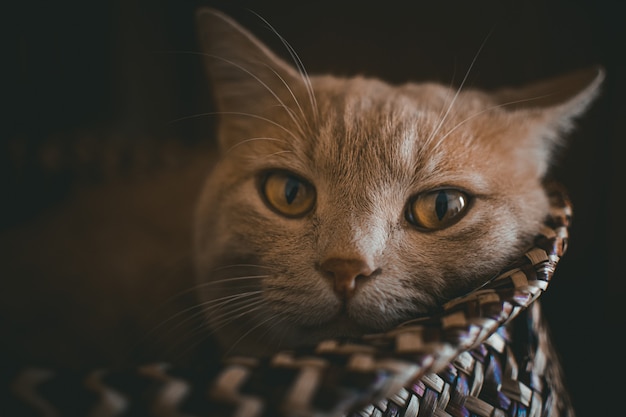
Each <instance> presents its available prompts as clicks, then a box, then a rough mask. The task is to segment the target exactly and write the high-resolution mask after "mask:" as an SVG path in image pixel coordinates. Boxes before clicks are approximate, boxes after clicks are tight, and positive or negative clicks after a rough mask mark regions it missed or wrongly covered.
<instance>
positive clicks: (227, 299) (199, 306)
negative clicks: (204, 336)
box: [144, 291, 262, 340]
mask: <svg viewBox="0 0 626 417" xmlns="http://www.w3.org/2000/svg"><path fill="white" fill-rule="evenodd" d="M261 292H262V291H249V292H245V293H239V294H233V295H229V296H224V297H220V298H217V299H214V300H209V301H205V302H202V303H198V304H196V305H193V306H191V307H188V308H185V309H183V310H181V311H179V312H178V313H176V314H174V315H172V316H170V317H168V318H167V319H165V320H163V321H162V322H160V323H159V324H157V325H156V326H154V327H153V328H152V330H150V331H149V332H148V333H146V334H145V336H144V340H146V339H147V338H148V337H150V336H151V335H153V334H154V333H156V332H157V331H158V330H159V329H161V328H162V327H163V326H165V325H166V324H168V323H170V322H171V321H173V320H175V319H177V318H178V317H181V316H183V315H185V314H187V313H189V312H190V311H193V310H197V309H200V311H199V312H195V313H194V314H192V315H190V316H188V317H187V318H186V319H185V320H182V321H180V322H178V324H177V325H176V326H174V327H173V328H170V329H169V332H171V331H173V330H176V329H177V328H179V327H180V326H182V325H183V324H185V323H188V322H189V321H191V320H193V319H195V318H196V317H198V316H199V315H201V314H204V313H205V312H206V307H207V306H210V305H211V304H215V303H217V304H215V305H213V306H212V308H217V307H219V306H221V305H224V304H226V303H228V302H230V301H238V300H239V301H241V299H242V298H246V297H247V298H251V297H254V296H256V295H258V294H260V293H261Z"/></svg>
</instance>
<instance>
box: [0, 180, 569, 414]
mask: <svg viewBox="0 0 626 417" xmlns="http://www.w3.org/2000/svg"><path fill="white" fill-rule="evenodd" d="M551 198H552V200H551V201H552V208H551V213H550V216H549V218H548V220H547V222H546V226H545V228H544V229H543V230H542V232H541V234H540V235H539V236H537V238H536V242H535V247H534V248H533V249H531V250H530V251H528V252H527V253H526V254H525V256H524V257H523V258H522V259H521V260H520V261H519V262H518V263H517V264H515V265H513V266H512V267H511V268H510V269H509V270H507V271H506V272H504V273H502V274H501V275H499V276H498V277H496V278H495V279H493V280H491V281H490V282H489V283H488V284H487V285H485V286H483V287H481V288H479V289H477V290H475V291H473V292H471V293H469V294H467V295H466V296H463V297H459V298H457V299H455V300H453V301H451V302H449V303H448V304H446V305H445V306H444V308H443V309H442V311H441V313H439V314H436V315H434V316H431V317H427V318H421V319H416V320H413V321H410V322H407V323H405V324H403V325H401V326H399V327H398V328H396V329H394V330H392V331H390V332H388V333H385V334H379V335H371V336H367V337H364V338H362V339H360V340H357V341H345V340H344V341H341V340H329V341H325V342H322V343H320V344H319V345H318V346H316V347H312V348H310V349H303V350H298V351H293V352H292V351H289V352H281V353H278V354H276V355H275V356H273V357H271V358H265V359H261V360H257V359H251V358H231V359H230V360H229V361H228V362H226V363H224V364H223V366H222V367H220V368H218V369H215V370H212V371H203V372H202V373H199V372H197V371H190V370H177V369H168V367H167V366H165V365H159V364H154V365H149V366H146V367H142V368H138V369H135V370H126V371H123V372H102V371H98V372H91V373H85V374H80V375H78V374H72V375H70V374H67V373H63V372H56V373H53V372H51V371H48V370H37V369H27V370H17V369H16V370H4V372H0V383H1V384H5V383H6V384H7V385H9V387H10V389H9V390H2V391H1V392H0V404H5V405H8V406H9V407H10V408H9V409H10V410H11V414H10V415H90V416H99V417H106V416H114V415H133V416H134V415H154V416H157V415H158V416H174V415H185V416H196V415H197V416H200V415H204V416H206V415H209V416H241V417H244V416H249V417H260V416H326V415H327V416H346V415H349V416H350V417H357V416H363V417H365V416H396V415H397V416H420V417H421V416H474V415H476V416H548V415H573V413H572V412H571V409H570V408H569V406H568V405H567V397H566V394H565V393H564V392H563V391H562V388H561V386H560V382H559V378H560V375H559V369H558V364H555V363H554V361H553V360H551V356H552V354H553V353H552V352H551V348H550V345H549V341H548V340H547V339H546V334H545V332H544V331H543V327H542V325H541V322H540V310H539V305H538V303H533V302H534V301H535V300H536V299H537V298H538V297H539V296H540V295H541V294H542V293H543V291H545V290H546V288H547V287H548V284H549V282H550V279H551V277H552V274H553V272H554V269H555V267H556V264H557V262H558V260H559V258H560V257H561V256H562V254H563V253H564V251H565V249H566V246H567V227H568V225H569V222H570V219H571V208H570V204H569V202H568V201H567V199H566V198H565V197H564V195H563V194H562V193H561V192H559V191H558V190H554V191H553V192H552V194H551ZM531 305H532V308H527V307H529V306H531ZM520 314H521V315H522V317H519V319H518V320H513V319H514V318H516V317H518V316H519V315H520ZM3 395H4V396H5V397H6V398H2V396H3ZM0 407H1V406H0ZM14 410H17V411H15V412H14ZM26 410H30V411H28V412H27V411H26ZM33 410H35V411H36V412H35V413H33V412H32V411H33ZM78 410H80V412H77V411H78ZM354 410H359V411H354ZM5 411H6V410H3V409H2V408H0V415H4V414H7V415H9V414H8V413H3V412H5ZM19 411H22V412H23V414H21V413H20V412H19ZM55 413H57V414H55Z"/></svg>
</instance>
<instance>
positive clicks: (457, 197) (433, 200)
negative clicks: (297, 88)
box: [406, 188, 469, 230]
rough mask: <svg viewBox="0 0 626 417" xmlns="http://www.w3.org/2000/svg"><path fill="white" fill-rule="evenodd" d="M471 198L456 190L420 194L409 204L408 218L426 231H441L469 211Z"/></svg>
mask: <svg viewBox="0 0 626 417" xmlns="http://www.w3.org/2000/svg"><path fill="white" fill-rule="evenodd" d="M468 203H469V197H468V195H467V194H465V193H464V192H462V191H459V190H455V189H451V188H450V189H441V190H435V191H429V192H426V193H423V194H418V195H417V196H416V197H415V198H413V199H412V200H411V201H410V202H409V206H408V208H407V213H406V217H407V220H408V221H409V222H410V223H412V224H413V225H415V226H417V227H419V228H421V229H425V230H439V229H444V228H446V227H448V226H451V225H453V224H454V223H456V222H457V221H459V220H460V219H461V217H463V215H464V214H465V212H466V211H467V207H468Z"/></svg>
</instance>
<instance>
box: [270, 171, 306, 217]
mask: <svg viewBox="0 0 626 417" xmlns="http://www.w3.org/2000/svg"><path fill="white" fill-rule="evenodd" d="M261 193H262V194H263V197H264V198H265V202H266V203H267V205H268V206H269V207H270V208H271V209H273V210H274V211H276V212H278V213H279V214H282V215H283V216H287V217H300V216H303V215H305V214H307V213H308V212H309V211H310V210H311V209H312V208H313V205H314V204H315V189H314V188H313V186H312V185H311V184H309V183H308V182H306V181H304V180H302V179H300V178H299V177H297V176H296V175H293V174H290V173H287V172H271V173H269V174H267V175H266V176H265V177H264V179H263V182H262V183H261Z"/></svg>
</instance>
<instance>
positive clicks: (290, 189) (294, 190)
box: [285, 177, 300, 204]
mask: <svg viewBox="0 0 626 417" xmlns="http://www.w3.org/2000/svg"><path fill="white" fill-rule="evenodd" d="M299 190H300V181H298V180H297V179H295V178H293V177H289V179H287V182H286V183H285V200H287V204H291V203H293V200H295V199H296V197H297V195H298V191H299Z"/></svg>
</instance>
